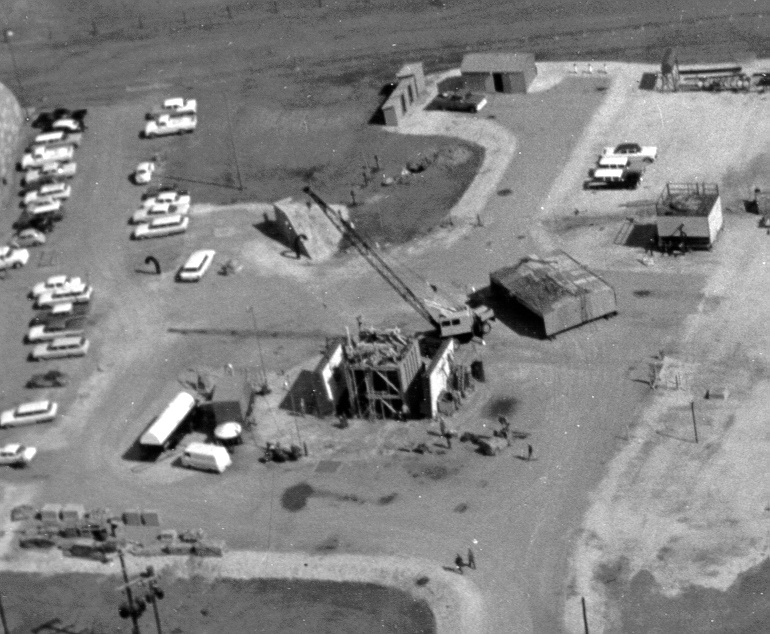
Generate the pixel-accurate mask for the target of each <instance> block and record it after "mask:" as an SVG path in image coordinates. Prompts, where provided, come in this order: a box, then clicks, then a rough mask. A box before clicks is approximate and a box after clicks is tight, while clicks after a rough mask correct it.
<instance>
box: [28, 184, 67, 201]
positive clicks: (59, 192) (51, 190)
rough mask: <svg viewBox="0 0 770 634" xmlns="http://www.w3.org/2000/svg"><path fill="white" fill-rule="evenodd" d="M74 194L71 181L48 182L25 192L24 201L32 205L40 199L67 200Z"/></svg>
mask: <svg viewBox="0 0 770 634" xmlns="http://www.w3.org/2000/svg"><path fill="white" fill-rule="evenodd" d="M71 194H72V185H70V184H69V183H47V184H45V185H41V186H40V187H38V188H37V189H31V190H30V191H28V192H26V193H25V194H24V199H23V203H24V204H25V205H30V204H31V203H34V202H35V201H38V200H43V199H45V200H67V198H69V197H70V195H71Z"/></svg>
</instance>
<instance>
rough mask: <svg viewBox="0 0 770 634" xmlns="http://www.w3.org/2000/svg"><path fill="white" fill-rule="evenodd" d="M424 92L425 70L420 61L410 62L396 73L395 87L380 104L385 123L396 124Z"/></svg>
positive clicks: (406, 114) (411, 108) (407, 113)
mask: <svg viewBox="0 0 770 634" xmlns="http://www.w3.org/2000/svg"><path fill="white" fill-rule="evenodd" d="M424 92H425V71H424V70H423V67H422V62H410V63H409V64H405V65H404V66H402V67H401V69H400V70H399V71H398V72H397V73H396V87H395V88H394V89H393V92H391V93H390V95H389V96H388V98H387V100H386V101H385V103H384V104H382V108H381V110H382V115H383V117H384V119H385V125H388V126H397V125H398V124H399V122H400V121H401V120H402V119H403V118H404V117H406V116H408V115H409V113H410V112H411V111H412V110H413V108H414V106H415V104H416V103H417V100H418V98H419V97H420V96H421V95H422V94H423V93H424Z"/></svg>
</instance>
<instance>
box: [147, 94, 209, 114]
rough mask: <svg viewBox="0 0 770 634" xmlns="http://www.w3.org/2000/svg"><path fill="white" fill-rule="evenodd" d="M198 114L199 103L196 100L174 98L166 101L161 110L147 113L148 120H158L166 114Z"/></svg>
mask: <svg viewBox="0 0 770 634" xmlns="http://www.w3.org/2000/svg"><path fill="white" fill-rule="evenodd" d="M197 112H198V101H197V100H196V99H183V98H182V97H172V98H171V99H166V100H165V101H164V102H163V104H162V105H161V107H160V108H158V109H156V110H153V111H152V112H148V113H147V118H148V119H157V118H158V117H159V116H161V115H164V114H196V113H197Z"/></svg>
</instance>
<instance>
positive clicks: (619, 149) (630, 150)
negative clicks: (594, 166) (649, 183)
mask: <svg viewBox="0 0 770 634" xmlns="http://www.w3.org/2000/svg"><path fill="white" fill-rule="evenodd" d="M602 156H603V157H605V156H624V157H626V158H629V159H640V160H642V161H646V162H647V163H652V162H653V161H654V160H655V159H656V158H658V148H657V147H655V146H654V145H639V144H638V143H621V144H620V145H615V146H611V147H606V148H604V149H603V150H602Z"/></svg>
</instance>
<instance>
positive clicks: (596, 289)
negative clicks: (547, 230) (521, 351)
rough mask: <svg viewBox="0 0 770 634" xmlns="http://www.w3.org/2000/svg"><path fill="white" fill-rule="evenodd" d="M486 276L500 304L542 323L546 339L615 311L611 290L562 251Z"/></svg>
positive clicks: (523, 260)
mask: <svg viewBox="0 0 770 634" xmlns="http://www.w3.org/2000/svg"><path fill="white" fill-rule="evenodd" d="M489 277H490V281H491V287H492V290H493V292H494V293H495V294H496V295H497V296H498V298H500V300H501V301H506V302H512V303H513V304H514V305H515V306H514V307H519V306H521V307H524V308H525V309H527V310H529V311H530V312H532V313H534V314H535V315H536V316H537V317H539V318H540V319H541V320H542V325H543V334H544V335H545V336H546V337H551V336H553V335H555V334H556V333H558V332H561V331H563V330H567V329H568V328H573V327H575V326H579V325H580V324H584V323H586V322H589V321H592V320H594V319H598V318H599V317H607V316H610V315H614V314H615V313H616V312H617V302H616V298H615V289H613V288H612V286H610V285H609V284H608V283H607V282H605V281H604V280H603V279H602V278H601V277H599V276H598V275H596V273H593V272H592V271H590V270H589V269H588V268H587V267H586V266H584V265H583V264H581V263H580V262H578V261H577V260H575V259H574V258H572V257H571V256H569V255H568V254H567V253H565V252H564V251H554V252H553V253H549V254H548V255H545V256H542V257H538V256H535V255H530V256H527V257H525V258H522V259H521V261H520V262H519V263H518V264H516V265H515V266H508V267H505V268H502V269H499V270H497V271H494V272H492V273H490V276H489Z"/></svg>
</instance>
